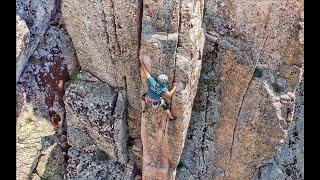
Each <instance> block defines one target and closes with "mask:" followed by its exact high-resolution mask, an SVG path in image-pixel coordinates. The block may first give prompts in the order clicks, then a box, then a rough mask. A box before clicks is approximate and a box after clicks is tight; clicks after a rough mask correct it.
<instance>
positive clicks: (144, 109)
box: [141, 94, 147, 113]
mask: <svg viewBox="0 0 320 180" xmlns="http://www.w3.org/2000/svg"><path fill="white" fill-rule="evenodd" d="M146 96H147V94H144V95H142V96H141V110H142V113H145V111H146Z"/></svg>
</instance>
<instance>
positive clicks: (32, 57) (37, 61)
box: [29, 55, 40, 65]
mask: <svg viewBox="0 0 320 180" xmlns="http://www.w3.org/2000/svg"><path fill="white" fill-rule="evenodd" d="M29 63H31V64H33V65H38V64H40V60H39V59H37V58H36V57H35V56H33V55H32V56H30V58H29Z"/></svg>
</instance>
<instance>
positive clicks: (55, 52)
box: [16, 0, 304, 179]
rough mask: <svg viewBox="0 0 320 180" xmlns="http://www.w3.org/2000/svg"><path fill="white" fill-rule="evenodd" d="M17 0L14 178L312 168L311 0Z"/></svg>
mask: <svg viewBox="0 0 320 180" xmlns="http://www.w3.org/2000/svg"><path fill="white" fill-rule="evenodd" d="M16 5H17V14H16V24H17V53H16V63H17V65H16V68H17V75H16V76H17V86H16V87H17V89H16V92H17V95H16V99H17V105H16V109H17V114H16V117H17V119H16V123H17V142H16V143H17V179H304V174H303V173H304V158H303V155H304V147H303V146H304V135H303V133H304V116H303V114H304V112H303V111H304V75H303V73H304V57H303V55H304V47H303V45H304V15H303V11H304V9H303V8H304V6H303V1H284V0H279V1H273V0H261V1H246V0H227V1H222V0H206V1H202V0H200V1H190V0H174V1H163V0H158V1H151V0H145V1H142V0H137V1H125V0H117V1H115V0H99V1H97V0H83V1H77V0H63V1H56V0H49V1H43V0H33V1H30V0H26V1H21V0H17V1H16ZM69 35H70V36H69ZM141 53H143V54H144V55H146V56H147V57H148V58H147V69H148V70H149V71H150V72H151V74H152V75H153V76H154V77H156V76H157V75H159V74H162V73H165V74H167V75H168V77H169V89H171V88H172V87H173V86H177V91H176V93H175V94H174V95H173V97H172V98H166V100H167V101H168V102H170V104H171V107H170V110H171V112H172V114H173V116H174V117H175V118H176V120H175V121H168V120H167V119H168V117H167V116H166V114H165V112H164V111H163V109H161V108H159V109H152V107H151V106H150V104H147V111H146V113H144V114H141V111H140V99H139V97H140V96H141V94H143V93H145V91H146V82H145V81H143V79H144V77H143V76H142V75H141V72H140V64H139V56H140V54H141Z"/></svg>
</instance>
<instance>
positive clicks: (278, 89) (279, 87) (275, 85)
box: [272, 83, 283, 94]
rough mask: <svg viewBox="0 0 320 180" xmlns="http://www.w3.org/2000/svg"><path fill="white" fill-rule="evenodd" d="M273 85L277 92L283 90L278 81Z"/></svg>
mask: <svg viewBox="0 0 320 180" xmlns="http://www.w3.org/2000/svg"><path fill="white" fill-rule="evenodd" d="M272 87H273V90H274V92H276V93H278V94H279V93H280V92H282V91H283V88H282V87H281V86H280V85H279V84H278V83H273V84H272Z"/></svg>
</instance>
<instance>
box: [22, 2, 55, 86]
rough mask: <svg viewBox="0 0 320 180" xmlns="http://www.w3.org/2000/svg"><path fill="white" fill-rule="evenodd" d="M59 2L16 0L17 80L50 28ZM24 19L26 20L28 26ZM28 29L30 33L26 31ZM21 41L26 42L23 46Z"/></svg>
mask: <svg viewBox="0 0 320 180" xmlns="http://www.w3.org/2000/svg"><path fill="white" fill-rule="evenodd" d="M57 2H58V1H55V0H49V1H44V0H35V1H33V0H16V12H17V14H16V16H17V53H18V52H19V53H18V54H19V55H18V56H17V70H16V81H18V79H19V77H20V76H21V74H22V72H23V70H24V68H25V66H26V64H27V60H28V59H29V57H30V56H31V55H32V54H33V51H34V50H35V49H36V48H37V46H38V44H39V42H40V41H41V39H42V37H43V36H44V34H45V33H46V31H47V29H48V28H49V25H50V20H51V19H52V18H54V17H55V14H56V12H57V10H58V4H57ZM22 21H24V22H25V25H26V26H27V27H25V25H24V23H23V22H22ZM22 29H23V30H22ZM27 29H28V30H27ZM27 31H28V33H26V32H27ZM23 34H25V35H23ZM22 37H23V38H22ZM21 38H22V39H23V40H22V39H21ZM21 41H22V42H24V43H23V45H22V46H21V43H20V42H21ZM18 49H19V50H18Z"/></svg>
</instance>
